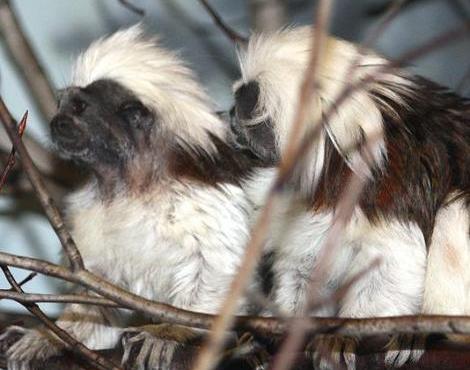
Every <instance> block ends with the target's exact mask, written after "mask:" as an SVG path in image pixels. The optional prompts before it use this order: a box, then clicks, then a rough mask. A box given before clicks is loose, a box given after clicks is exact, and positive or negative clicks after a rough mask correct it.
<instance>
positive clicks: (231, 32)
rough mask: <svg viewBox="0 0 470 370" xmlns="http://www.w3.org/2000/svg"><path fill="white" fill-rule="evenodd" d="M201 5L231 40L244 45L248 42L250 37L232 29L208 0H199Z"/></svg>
mask: <svg viewBox="0 0 470 370" xmlns="http://www.w3.org/2000/svg"><path fill="white" fill-rule="evenodd" d="M199 2H200V3H201V5H202V6H203V7H204V8H205V9H206V11H207V12H208V13H209V15H210V16H211V17H212V20H213V21H214V23H215V24H216V25H217V27H219V28H220V30H221V31H222V32H223V33H224V35H225V36H227V37H228V38H229V39H230V40H231V41H233V42H234V43H236V44H241V45H244V44H246V43H247V42H248V39H247V38H246V37H244V36H241V35H240V34H239V33H238V32H235V31H234V30H233V29H231V28H230V27H229V26H227V24H225V22H224V21H223V20H222V17H221V16H220V15H219V14H218V13H217V12H216V11H215V10H214V8H213V7H212V6H211V5H209V2H208V1H207V0H199Z"/></svg>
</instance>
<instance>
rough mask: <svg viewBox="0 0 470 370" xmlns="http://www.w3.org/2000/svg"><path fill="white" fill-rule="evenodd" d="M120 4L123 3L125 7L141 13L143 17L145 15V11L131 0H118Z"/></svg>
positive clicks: (138, 13)
mask: <svg viewBox="0 0 470 370" xmlns="http://www.w3.org/2000/svg"><path fill="white" fill-rule="evenodd" d="M118 2H119V4H121V5H122V6H123V7H125V8H127V9H128V10H130V11H131V12H133V13H135V14H137V15H140V16H141V17H143V16H144V15H145V11H144V10H143V9H140V8H139V7H138V6H135V5H134V4H132V3H131V2H130V1H129V0H118Z"/></svg>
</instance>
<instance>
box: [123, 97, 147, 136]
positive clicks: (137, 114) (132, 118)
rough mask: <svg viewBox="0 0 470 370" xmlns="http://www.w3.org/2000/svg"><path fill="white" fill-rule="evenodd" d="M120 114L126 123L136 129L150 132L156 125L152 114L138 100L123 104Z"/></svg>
mask: <svg viewBox="0 0 470 370" xmlns="http://www.w3.org/2000/svg"><path fill="white" fill-rule="evenodd" d="M118 114H119V116H120V117H121V118H122V119H123V120H124V122H126V123H127V124H128V125H129V126H130V127H132V128H135V129H142V130H148V129H150V127H152V125H153V123H154V116H153V114H152V112H151V111H150V110H149V109H148V108H147V107H146V106H145V105H143V104H142V103H141V102H140V101H137V100H134V101H130V102H125V103H123V104H121V106H120V107H119V111H118Z"/></svg>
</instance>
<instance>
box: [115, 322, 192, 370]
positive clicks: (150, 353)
mask: <svg viewBox="0 0 470 370" xmlns="http://www.w3.org/2000/svg"><path fill="white" fill-rule="evenodd" d="M197 336H198V333H197V332H196V331H194V330H192V329H190V328H186V327H183V326H178V325H169V324H159V325H146V326H141V327H137V328H129V329H126V330H125V331H124V332H123V334H122V337H121V338H122V346H123V348H124V354H123V356H122V361H121V363H122V364H123V365H125V366H126V368H129V369H139V370H168V369H170V368H171V364H172V361H173V358H174V355H175V352H176V349H177V348H178V347H179V346H180V345H184V344H185V343H187V342H189V341H190V340H192V339H194V338H195V337H197Z"/></svg>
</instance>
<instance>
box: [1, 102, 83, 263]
mask: <svg viewBox="0 0 470 370" xmlns="http://www.w3.org/2000/svg"><path fill="white" fill-rule="evenodd" d="M0 120H1V121H2V123H3V126H4V128H5V130H6V131H7V133H8V136H9V137H10V140H11V142H12V143H13V147H14V148H15V150H16V151H17V152H18V153H19V155H20V157H21V163H22V165H23V168H24V170H25V171H26V174H27V175H28V178H29V180H30V181H31V184H32V185H33V187H34V190H35V192H36V194H37V196H38V198H39V201H40V202H41V205H42V207H43V209H44V211H45V213H46V216H47V218H48V219H49V221H50V223H51V225H52V227H53V228H54V230H55V232H56V234H57V236H58V237H59V240H60V242H61V244H62V248H63V249H64V251H65V253H66V255H67V257H68V259H69V261H70V265H71V268H72V270H73V271H77V270H81V269H84V264H83V259H82V257H81V255H80V252H79V251H78V248H77V246H76V245H75V242H74V241H73V239H72V236H71V235H70V233H69V231H68V230H67V228H66V227H65V224H64V221H63V219H62V216H61V215H60V212H59V210H58V209H57V207H56V206H55V204H54V201H53V199H52V197H51V196H50V195H49V193H48V191H47V189H46V187H45V186H44V182H43V180H42V177H41V175H40V173H39V171H38V170H37V168H36V166H35V165H34V163H33V161H32V159H31V157H30V156H29V153H28V150H27V149H26V147H25V146H24V144H23V142H22V141H21V138H20V137H19V136H18V134H17V132H16V125H15V122H14V120H13V118H12V116H11V114H10V112H9V111H8V108H7V107H6V105H5V103H4V101H3V99H2V98H1V97H0Z"/></svg>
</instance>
